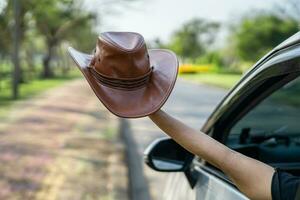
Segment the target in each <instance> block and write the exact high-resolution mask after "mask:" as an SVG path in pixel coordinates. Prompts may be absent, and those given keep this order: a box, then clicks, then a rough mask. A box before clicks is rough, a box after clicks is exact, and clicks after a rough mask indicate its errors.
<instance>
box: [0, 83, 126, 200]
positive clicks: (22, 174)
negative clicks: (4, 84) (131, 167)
mask: <svg viewBox="0 0 300 200" xmlns="http://www.w3.org/2000/svg"><path fill="white" fill-rule="evenodd" d="M0 123H1V122H0ZM116 132H117V120H116V118H114V117H113V116H112V115H110V114H109V113H108V112H107V111H106V109H104V108H103V107H102V105H101V104H100V103H99V102H98V100H97V99H96V98H95V96H94V94H93V93H92V91H91V90H90V89H89V88H88V86H87V84H86V83H85V82H84V81H83V80H76V81H73V82H71V83H67V84H65V85H64V86H62V87H60V88H56V89H53V90H51V91H48V92H46V93H44V94H43V95H41V96H39V97H36V98H34V99H32V100H28V101H26V102H23V103H20V104H19V105H17V106H15V108H14V109H13V110H12V111H11V112H10V116H9V117H8V119H7V120H6V121H5V122H2V123H1V124H0V199H42V200H50V199H51V200H52V199H53V200H54V199H64V200H65V199H72V200H76V199H101V200H102V199H103V200H110V199H127V195H126V194H127V188H126V185H127V178H126V175H127V174H126V173H127V171H126V168H125V165H124V163H123V153H122V152H123V146H122V144H121V142H120V141H119V139H118V137H117V136H116Z"/></svg>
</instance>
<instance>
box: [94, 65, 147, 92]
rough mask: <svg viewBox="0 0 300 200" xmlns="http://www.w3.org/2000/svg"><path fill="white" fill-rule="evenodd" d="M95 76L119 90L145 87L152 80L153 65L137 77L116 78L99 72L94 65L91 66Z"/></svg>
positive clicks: (106, 84) (100, 81)
mask: <svg viewBox="0 0 300 200" xmlns="http://www.w3.org/2000/svg"><path fill="white" fill-rule="evenodd" d="M89 69H90V71H91V73H92V75H93V76H94V78H95V79H96V80H97V81H98V82H99V83H101V84H102V85H105V86H107V87H110V88H114V89H119V90H136V89H139V88H142V87H144V86H145V85H146V84H147V83H148V82H149V80H150V77H151V73H152V71H153V67H150V69H149V71H148V72H147V73H146V74H144V75H142V76H139V77H136V78H115V77H110V76H107V75H104V74H101V73H99V72H97V71H96V70H95V69H94V68H93V67H89Z"/></svg>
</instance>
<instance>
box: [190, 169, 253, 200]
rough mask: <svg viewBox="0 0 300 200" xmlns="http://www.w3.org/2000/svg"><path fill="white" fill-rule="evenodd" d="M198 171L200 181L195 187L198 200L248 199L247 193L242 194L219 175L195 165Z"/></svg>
mask: <svg viewBox="0 0 300 200" xmlns="http://www.w3.org/2000/svg"><path fill="white" fill-rule="evenodd" d="M195 170H196V171H197V173H198V181H197V184H196V186H195V188H194V190H195V191H196V199H197V200H216V199H220V200H221V199H222V200H232V199H235V200H246V199H248V198H247V197H246V196H245V195H243V194H241V192H239V191H238V190H237V189H235V188H234V187H232V186H231V185H229V184H228V183H227V182H224V181H222V180H221V179H219V178H218V177H216V176H214V175H212V174H211V173H209V172H207V171H205V170H203V169H202V168H201V167H199V166H195Z"/></svg>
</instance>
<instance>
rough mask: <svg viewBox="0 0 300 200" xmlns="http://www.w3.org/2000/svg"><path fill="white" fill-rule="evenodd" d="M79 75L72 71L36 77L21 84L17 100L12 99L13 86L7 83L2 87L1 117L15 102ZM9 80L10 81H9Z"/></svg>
mask: <svg viewBox="0 0 300 200" xmlns="http://www.w3.org/2000/svg"><path fill="white" fill-rule="evenodd" d="M77 77H79V74H78V73H72V74H70V75H68V76H66V77H59V78H53V79H36V80H33V81H30V82H28V83H23V84H20V86H19V98H18V99H17V100H15V99H12V91H11V87H10V86H9V85H8V84H6V87H2V88H1V89H0V117H1V116H3V115H4V114H5V113H6V112H7V111H8V110H9V109H10V108H11V106H12V105H13V103H15V102H17V101H20V100H24V99H28V98H31V97H33V96H35V95H38V94H40V93H42V92H45V91H46V90H48V89H50V88H54V87H57V86H59V85H62V84H63V83H65V82H67V81H68V80H72V79H75V78H77ZM7 82H9V81H7Z"/></svg>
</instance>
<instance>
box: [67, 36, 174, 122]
mask: <svg viewBox="0 0 300 200" xmlns="http://www.w3.org/2000/svg"><path fill="white" fill-rule="evenodd" d="M68 51H69V53H70V55H71V57H72V58H73V60H74V61H75V63H76V64H77V66H78V68H79V69H80V71H81V72H82V73H83V75H84V76H85V78H86V80H87V81H88V83H89V84H90V86H91V88H92V89H93V91H94V92H95V94H96V95H97V97H98V98H99V99H100V101H101V102H102V103H103V104H104V105H105V106H106V108H107V109H108V110H110V111H111V112H112V113H114V114H115V115H117V116H119V117H125V118H137V117H144V116H147V115H150V114H152V113H154V112H156V111H157V110H159V109H160V108H161V107H162V106H163V104H164V103H165V102H166V100H167V99H168V97H169V95H170V93H171V91H172V89H173V87H174V84H175V81H176V77H177V70H178V61H177V58H176V55H175V54H174V53H173V52H171V51H169V50H163V49H149V50H147V47H146V44H145V41H144V39H143V37H142V36H141V35H140V34H138V33H132V32H105V33H101V34H100V36H99V38H98V40H97V45H96V50H95V53H94V55H89V54H85V53H81V52H79V51H77V50H75V49H73V48H72V47H69V48H68Z"/></svg>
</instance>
